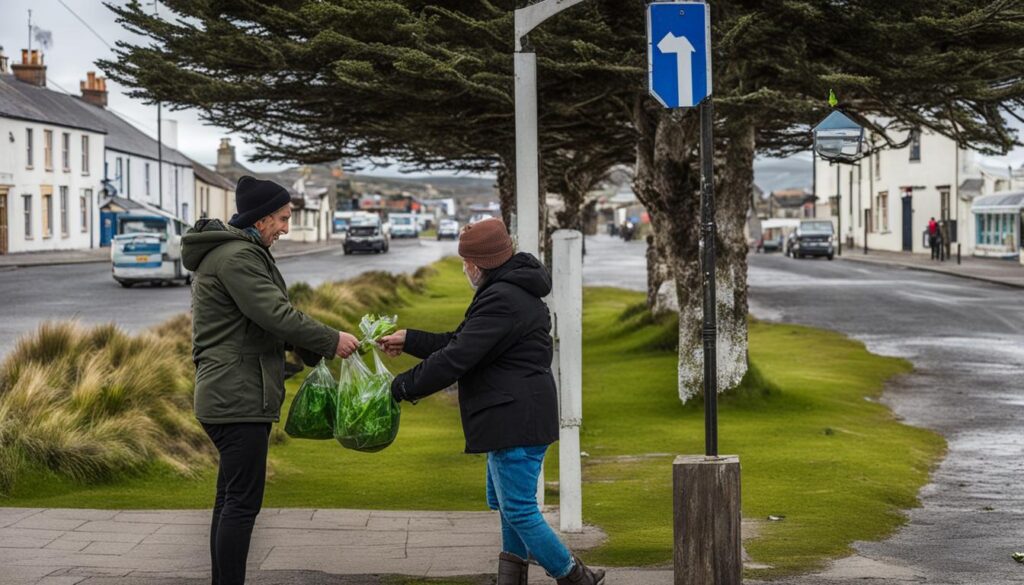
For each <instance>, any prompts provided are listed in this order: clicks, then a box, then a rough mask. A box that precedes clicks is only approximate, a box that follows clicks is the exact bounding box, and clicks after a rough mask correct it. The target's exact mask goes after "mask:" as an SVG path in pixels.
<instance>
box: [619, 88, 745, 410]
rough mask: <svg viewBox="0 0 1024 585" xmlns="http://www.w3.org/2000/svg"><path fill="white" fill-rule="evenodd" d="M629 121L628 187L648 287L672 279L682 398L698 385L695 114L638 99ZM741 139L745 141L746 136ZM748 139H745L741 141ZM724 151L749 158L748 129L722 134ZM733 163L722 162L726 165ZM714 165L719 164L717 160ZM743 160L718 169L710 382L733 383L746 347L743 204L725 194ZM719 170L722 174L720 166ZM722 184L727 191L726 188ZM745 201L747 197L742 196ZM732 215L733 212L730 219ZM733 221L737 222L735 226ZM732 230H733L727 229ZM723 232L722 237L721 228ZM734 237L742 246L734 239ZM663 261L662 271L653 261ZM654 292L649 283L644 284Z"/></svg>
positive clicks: (734, 187)
mask: <svg viewBox="0 0 1024 585" xmlns="http://www.w3.org/2000/svg"><path fill="white" fill-rule="evenodd" d="M634 121H635V124H636V128H637V131H638V133H639V135H640V137H639V139H638V144H637V165H636V179H635V181H634V190H635V191H636V194H637V197H638V198H639V199H640V201H641V202H642V203H643V204H644V206H645V207H646V208H647V211H648V212H649V213H650V216H651V222H652V224H653V227H654V238H653V242H652V244H653V245H651V246H650V248H651V249H653V250H654V252H651V251H650V250H649V257H653V258H654V259H655V262H654V264H653V265H652V266H649V270H650V271H653V272H654V274H651V272H649V274H648V288H649V289H655V287H660V286H661V283H663V282H665V280H664V279H665V277H666V276H668V277H671V278H672V279H673V280H674V281H675V288H676V295H677V298H678V301H679V303H678V306H679V378H678V382H679V385H678V391H679V398H680V400H682V401H683V402H684V403H685V402H686V401H687V400H689V399H690V398H693V397H694V396H699V395H700V393H701V391H702V388H703V348H702V345H703V343H702V339H701V326H702V321H703V289H702V286H701V271H700V153H699V149H698V147H699V143H700V123H699V122H700V118H699V113H698V111H697V110H690V111H688V112H685V113H683V112H678V111H677V112H669V111H667V110H664V109H661V108H657V107H653V106H651V105H650V104H649V103H647V102H646V100H643V99H640V100H638V102H637V104H636V107H635V109H634ZM748 138H749V140H747V139H748ZM748 143H749V144H748ZM728 144H729V145H730V146H729V152H730V155H734V153H733V152H732V151H734V150H735V151H738V152H746V151H747V150H749V152H750V157H751V158H750V159H749V162H751V163H752V160H753V159H752V157H753V133H752V130H751V132H750V133H749V134H748V135H744V136H742V137H741V139H740V140H735V141H734V140H729V141H728ZM733 164H735V163H733V162H730V165H733ZM719 166H720V165H719ZM751 172H752V171H751V167H749V166H748V167H747V168H745V169H736V170H733V171H729V172H727V173H725V175H728V176H723V179H724V180H725V182H726V184H727V185H729V187H728V188H726V189H725V190H723V186H722V185H718V186H717V190H716V193H722V194H723V197H722V199H723V200H720V201H719V207H718V213H717V218H719V220H720V221H721V220H722V218H725V216H726V215H729V216H730V217H728V218H727V219H726V221H723V222H722V223H721V224H720V228H719V234H720V237H719V238H718V242H719V253H718V264H717V268H718V270H717V278H716V284H717V287H718V303H717V307H718V330H719V332H720V333H719V342H718V387H719V389H720V391H724V390H727V389H729V388H732V387H734V386H735V385H737V384H738V383H739V382H740V380H742V378H743V375H744V374H745V373H746V368H747V356H746V353H747V351H746V350H747V346H746V242H745V241H744V238H743V229H742V221H743V219H745V218H746V206H745V205H744V206H743V207H742V212H741V213H737V212H736V205H735V202H734V201H733V198H734V196H735V193H736V192H738V191H739V189H740V188H739V185H740V184H741V183H743V182H744V181H745V182H746V183H747V189H748V191H747V194H748V195H749V187H750V185H749V183H750V174H751ZM719 174H722V173H721V172H720V173H719ZM726 191H727V192H728V193H727V194H726ZM742 201H743V203H744V204H745V203H746V201H747V197H746V196H743V197H742ZM733 215H737V216H738V217H736V218H733V217H732V216H733ZM737 222H739V227H738V228H736V227H735V225H736V224H737ZM734 232H735V233H734ZM723 233H725V234H727V235H728V237H725V238H722V237H721V234H723ZM737 243H739V244H741V245H742V246H738V245H737ZM658 259H662V260H664V265H665V266H667V267H668V269H667V270H665V269H664V267H663V266H661V265H660V263H659V262H658V261H657V260H658ZM652 292H653V293H654V294H655V295H656V290H653V291H652V290H649V295H648V299H649V301H650V300H651V293H652Z"/></svg>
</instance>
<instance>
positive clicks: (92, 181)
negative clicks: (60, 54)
mask: <svg viewBox="0 0 1024 585" xmlns="http://www.w3.org/2000/svg"><path fill="white" fill-rule="evenodd" d="M21 61H22V62H21V63H20V64H14V65H9V64H8V59H7V58H6V57H4V56H3V55H2V53H0V254H6V253H17V252H42V251H51V250H72V249H86V248H91V247H96V246H98V245H99V237H98V229H97V226H98V219H99V210H98V200H99V195H100V193H101V191H102V188H103V185H102V179H103V151H104V144H105V137H106V136H105V134H106V132H105V129H104V128H103V126H102V125H101V124H99V123H98V121H97V120H96V119H95V118H93V117H91V116H87V115H82V114H81V113H80V111H79V107H78V103H79V100H78V99H77V98H75V97H72V96H69V95H65V94H62V93H58V92H54V91H50V90H48V89H46V65H45V64H44V63H43V56H42V54H40V53H39V52H38V51H31V52H29V51H22V59H21Z"/></svg>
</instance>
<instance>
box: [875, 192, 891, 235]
mask: <svg viewBox="0 0 1024 585" xmlns="http://www.w3.org/2000/svg"><path fill="white" fill-rule="evenodd" d="M875 213H876V214H877V215H876V216H875V227H876V228H877V229H878V230H879V231H881V232H883V233H885V232H888V231H889V192H888V191H879V192H878V195H877V196H876V197H875Z"/></svg>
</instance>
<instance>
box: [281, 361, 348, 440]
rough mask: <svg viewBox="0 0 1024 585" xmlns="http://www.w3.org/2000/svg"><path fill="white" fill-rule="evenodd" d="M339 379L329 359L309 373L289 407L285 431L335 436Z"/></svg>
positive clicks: (299, 436)
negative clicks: (337, 383)
mask: <svg viewBox="0 0 1024 585" xmlns="http://www.w3.org/2000/svg"><path fill="white" fill-rule="evenodd" d="M335 392H336V390H335V382H334V376H332V375H331V370H330V368H328V367H327V362H326V361H324V360H320V363H319V364H317V366H316V367H315V368H313V371H312V372H310V373H309V375H308V376H306V379H305V380H304V381H303V382H302V386H300V387H299V392H298V393H297V394H296V395H295V398H294V399H293V400H292V406H291V408H289V409H288V420H287V422H285V425H284V432H286V433H288V436H290V437H295V438H296V439H330V438H331V437H333V436H334V415H335V410H336V406H335V404H334V402H335Z"/></svg>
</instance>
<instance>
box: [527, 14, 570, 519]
mask: <svg viewBox="0 0 1024 585" xmlns="http://www.w3.org/2000/svg"><path fill="white" fill-rule="evenodd" d="M582 1H583V0H542V1H541V2H537V3H534V4H530V5H528V6H524V7H523V8H520V9H518V10H516V11H515V54H514V68H515V69H514V71H515V116H516V118H515V119H516V213H515V216H514V222H515V232H516V240H517V241H518V244H519V251H520V252H528V253H530V254H533V255H534V256H538V257H539V256H540V225H539V224H540V195H541V192H540V147H539V139H538V136H537V134H538V132H537V54H536V53H535V52H534V51H533V49H532V48H531V47H530V46H529V39H528V38H527V35H529V34H530V31H532V30H533V29H535V28H537V27H538V26H540V24H541V23H543V22H544V21H545V20H547V19H549V18H551V17H552V16H555V15H556V14H558V13H559V12H561V11H563V10H565V9H566V8H570V7H572V6H575V5H577V4H579V3H580V2H582ZM562 236H563V237H562V238H561V239H560V240H559V242H560V245H559V246H556V247H555V250H553V252H559V253H560V254H565V255H566V256H567V257H565V258H561V257H553V258H552V262H553V264H554V265H555V266H556V267H561V270H559V272H560V273H561V274H562V275H563V276H562V277H561V278H556V279H554V282H553V283H552V284H553V287H554V289H553V292H552V299H551V301H550V304H552V305H553V307H552V309H553V311H552V312H553V313H554V323H555V336H556V342H555V358H554V363H553V364H552V366H553V367H552V372H557V375H556V376H555V381H556V382H557V383H558V395H559V412H560V414H559V437H560V439H561V440H560V441H559V470H560V479H559V521H560V523H561V529H562V531H563V532H581V531H582V530H583V503H582V502H583V485H582V479H581V472H580V469H581V462H580V449H579V433H580V424H581V420H580V418H578V417H576V416H574V414H573V413H574V412H575V410H574V409H572V408H566V407H565V406H563V405H572V404H580V403H581V402H582V393H583V389H582V375H577V374H578V372H579V371H582V368H583V362H582V352H576V351H570V352H568V354H567V355H563V353H562V351H561V350H560V348H559V344H560V341H558V340H557V339H558V332H559V331H576V330H577V329H579V330H580V331H582V329H581V328H577V327H576V326H575V324H572V323H568V322H565V321H566V320H576V319H582V312H580V314H579V315H577V314H576V311H575V310H574V307H575V301H574V300H573V299H575V298H576V297H575V295H573V291H571V290H568V289H569V288H572V287H574V286H577V287H582V284H581V282H582V281H580V280H579V279H578V278H576V276H577V274H578V273H580V271H582V263H583V258H582V253H581V251H580V250H581V248H579V247H577V246H578V244H579V242H577V241H576V240H575V237H574V236H571V235H570V234H562ZM574 262H578V263H579V264H580V266H579V267H575V266H573V267H570V266H569V265H570V264H571V263H574ZM556 276H558V275H557V274H556ZM578 281H579V282H578ZM562 301H564V302H562ZM559 313H562V314H559ZM580 412H582V411H580ZM537 502H538V503H539V504H541V505H543V503H544V472H543V470H541V475H540V478H539V480H538V485H537Z"/></svg>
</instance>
